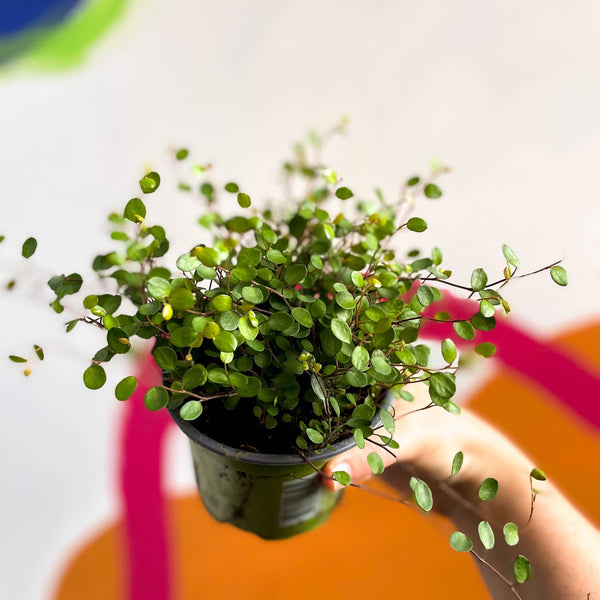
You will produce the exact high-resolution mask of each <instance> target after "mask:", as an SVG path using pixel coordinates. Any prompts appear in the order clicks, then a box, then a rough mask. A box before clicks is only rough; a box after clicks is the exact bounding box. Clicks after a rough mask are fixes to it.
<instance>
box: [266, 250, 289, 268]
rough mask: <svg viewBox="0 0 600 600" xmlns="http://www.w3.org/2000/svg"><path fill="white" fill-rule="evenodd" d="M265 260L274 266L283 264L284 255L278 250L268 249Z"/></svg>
mask: <svg viewBox="0 0 600 600" xmlns="http://www.w3.org/2000/svg"><path fill="white" fill-rule="evenodd" d="M267 258H268V259H269V260H270V261H271V262H272V263H275V264H276V265H281V264H283V263H284V262H285V255H284V254H283V252H281V251H280V250H276V249H275V248H269V250H267Z"/></svg>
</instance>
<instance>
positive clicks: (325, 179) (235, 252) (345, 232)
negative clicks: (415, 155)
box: [12, 147, 566, 549]
mask: <svg viewBox="0 0 600 600" xmlns="http://www.w3.org/2000/svg"><path fill="white" fill-rule="evenodd" d="M176 157H177V159H179V160H184V159H186V157H187V151H185V150H180V151H178V152H177V153H176ZM195 169H196V172H198V171H203V169H202V168H198V167H195ZM284 171H285V173H286V176H287V178H288V182H289V183H290V185H289V186H288V189H289V190H294V189H295V188H294V182H297V180H301V181H302V183H303V186H304V191H303V193H302V195H301V196H300V197H299V198H298V197H297V196H296V195H295V194H294V193H293V191H292V192H290V196H289V197H286V198H285V203H284V206H283V208H266V209H263V210H256V209H254V208H253V207H252V201H251V198H250V196H249V195H248V194H247V193H246V192H245V191H242V190H241V189H240V188H239V186H238V185H237V184H236V183H233V182H229V183H227V184H225V185H224V186H223V187H220V186H217V185H216V184H214V183H212V182H210V181H209V180H208V179H206V180H204V181H203V182H202V183H201V184H200V185H199V186H198V189H199V191H200V194H199V195H200V197H202V198H203V200H204V201H205V205H206V208H205V209H204V210H203V212H202V214H201V216H200V219H199V223H200V225H201V226H203V227H204V228H205V229H207V230H208V231H209V232H210V233H211V234H212V242H211V243H210V244H208V245H206V244H199V245H197V246H195V247H193V248H191V249H190V250H189V252H186V253H184V254H183V255H181V256H179V258H178V259H177V260H176V264H175V265H169V264H168V263H167V262H166V261H165V260H164V259H163V257H164V255H165V254H166V253H167V251H168V249H169V241H168V237H167V234H166V232H165V229H164V228H163V227H162V226H160V225H151V224H149V223H148V222H147V221H146V214H147V207H146V204H147V203H149V200H147V198H148V197H149V196H150V195H151V194H153V193H155V192H156V191H157V190H158V189H159V187H160V177H159V175H158V173H156V172H150V173H148V174H146V175H145V176H144V177H143V178H142V179H141V180H140V182H139V184H140V189H141V192H142V194H143V196H142V197H144V198H145V199H144V200H143V199H142V198H141V197H140V198H133V199H131V200H129V202H127V204H126V206H125V207H124V210H123V212H122V213H120V214H113V215H111V217H110V221H111V223H112V225H113V229H114V230H113V232H112V235H111V237H112V239H113V240H115V241H116V242H117V243H118V244H119V248H117V249H115V250H114V251H111V252H108V253H106V254H101V255H98V256H97V257H96V258H95V259H94V261H93V265H92V266H93V270H94V271H95V272H96V273H97V275H98V276H99V277H100V278H102V279H104V280H108V281H109V282H110V285H111V286H112V288H113V293H99V294H90V295H87V296H85V297H84V298H83V300H82V304H83V308H84V310H85V311H86V313H85V315H84V316H81V317H79V318H77V319H75V320H71V321H70V322H68V323H67V326H66V327H67V331H71V330H72V329H73V328H74V327H75V326H76V325H77V324H78V323H79V322H85V323H89V324H92V325H94V326H96V327H98V328H99V329H100V330H101V331H102V336H103V338H104V340H105V341H104V343H103V344H102V347H101V348H100V349H99V350H98V351H97V352H96V353H95V355H94V356H93V358H92V361H91V364H90V366H89V367H88V368H87V369H86V370H85V372H84V374H83V381H84V383H85V385H86V386H87V387H88V388H91V389H98V388H101V387H102V386H103V385H104V383H105V382H106V372H105V368H104V365H105V364H106V363H108V362H109V361H111V360H112V359H113V358H114V357H115V356H117V355H119V354H126V353H127V352H129V351H130V349H131V348H132V346H133V344H132V343H133V342H134V341H135V340H136V339H143V340H153V342H154V344H153V348H152V355H153V357H154V360H155V362H156V364H157V365H158V367H159V368H160V369H161V371H162V383H161V385H158V386H154V387H152V388H150V389H149V390H148V392H147V393H146V395H145V404H146V406H147V408H148V409H149V410H152V411H156V410H160V409H163V408H166V409H167V410H168V411H169V412H170V414H171V415H172V417H173V419H174V420H175V421H176V423H177V424H178V425H179V427H180V428H181V429H182V430H183V431H184V432H185V433H186V435H187V436H188V437H189V438H190V441H191V446H192V454H193V457H194V463H195V470H196V478H197V482H198V488H199V490H200V493H201V496H202V498H203V501H204V503H205V504H206V506H207V508H208V510H209V511H210V512H211V514H213V516H215V518H217V519H218V520H221V521H228V522H231V523H233V524H234V525H236V526H238V527H241V528H243V529H247V530H250V531H254V532H255V533H257V534H258V535H260V536H262V537H265V538H270V539H272V538H283V537H288V536H290V535H294V534H296V533H298V532H301V531H306V530H308V529H311V528H313V527H315V526H317V525H318V524H319V523H321V522H323V521H324V520H325V519H326V518H327V516H328V514H329V512H330V511H331V509H332V508H333V506H334V505H335V504H336V502H337V500H338V499H339V494H340V492H331V491H327V490H325V489H324V488H323V486H321V485H320V484H319V480H318V477H317V473H318V470H319V468H320V467H321V466H322V465H323V464H324V463H325V462H326V461H327V460H328V458H330V457H331V456H333V455H335V454H337V453H340V452H343V451H344V450H345V449H347V448H348V447H350V446H352V445H354V444H356V445H358V446H359V447H363V446H364V445H365V444H371V445H374V446H380V447H383V448H387V449H388V450H389V451H391V452H393V450H394V448H396V447H397V443H396V442H395V441H394V440H393V438H392V435H393V432H394V415H393V408H392V407H391V402H390V399H391V398H400V399H404V400H406V401H410V400H411V395H410V394H409V393H408V392H407V391H406V390H405V389H404V387H405V386H406V385H407V384H409V383H412V382H415V381H423V382H424V383H425V384H426V385H427V386H428V389H429V396H430V399H431V405H432V406H437V407H440V409H442V410H446V411H449V412H451V413H458V412H459V411H460V407H459V406H458V405H457V404H455V403H454V401H453V396H454V393H455V390H456V385H455V372H456V370H457V368H458V365H457V351H456V346H455V344H454V342H453V341H452V340H451V339H446V340H444V342H443V343H442V344H441V355H442V360H441V362H440V364H437V365H434V366H432V365H431V364H430V353H431V350H432V348H431V346H430V345H428V344H426V343H423V342H422V341H421V339H420V326H421V324H422V323H423V322H424V320H426V319H428V320H432V319H433V320H441V321H447V320H449V316H448V315H447V314H444V313H441V312H440V313H436V312H435V310H433V311H432V307H433V308H435V303H436V302H437V301H439V300H440V298H441V292H440V289H439V288H440V287H441V286H443V285H446V284H450V285H452V280H451V272H450V271H449V270H448V269H446V268H445V266H443V260H442V252H441V251H440V250H439V248H434V249H433V250H432V252H431V254H430V255H421V254H420V253H418V252H416V251H411V252H409V253H408V254H407V255H403V254H401V253H400V252H399V250H398V248H395V247H394V240H395V239H396V237H399V236H404V235H406V236H410V235H414V234H418V233H419V232H422V231H424V230H425V229H426V228H427V224H426V223H425V221H424V220H423V219H421V218H419V217H415V216H413V217H410V218H403V217H399V216H398V215H401V214H403V213H404V212H405V210H404V209H405V208H406V206H407V204H408V203H409V199H410V198H416V197H417V196H419V195H422V196H424V197H425V198H428V199H437V198H439V197H440V196H441V195H442V191H441V189H440V187H439V186H438V184H437V183H436V178H437V176H438V175H439V174H440V173H441V172H443V171H444V169H443V168H440V167H438V168H436V169H434V172H433V173H432V174H431V176H429V177H428V178H425V179H421V178H420V177H411V178H410V179H408V181H407V182H406V184H405V186H404V188H403V191H402V194H401V198H400V201H399V202H397V203H389V202H388V201H387V200H386V199H385V198H384V197H383V195H382V194H381V193H379V192H377V194H376V198H375V200H374V201H369V202H367V201H358V202H356V201H355V197H354V194H353V192H352V191H351V190H350V188H348V187H347V186H346V185H345V184H343V183H342V182H341V180H340V179H339V178H338V176H337V174H336V173H335V172H334V171H332V170H331V169H328V168H325V167H323V166H322V165H320V164H313V163H311V162H310V161H309V160H308V158H307V152H306V151H305V148H304V147H300V148H299V149H297V152H296V156H295V158H294V159H293V160H291V161H289V162H287V163H285V165H284ZM204 175H206V173H204ZM180 188H181V189H182V190H185V191H187V192H190V191H193V190H192V186H190V185H188V184H187V183H183V184H180ZM220 194H224V195H225V196H226V197H227V198H228V199H230V204H231V203H237V205H238V206H239V208H240V211H238V212H236V213H234V214H229V211H227V212H221V211H219V210H216V209H215V208H214V207H215V206H216V199H217V197H218V196H219V195H220ZM231 201H232V202H231ZM34 251H35V241H34V240H33V239H30V240H28V241H27V242H26V244H25V245H24V247H23V253H24V255H25V256H31V254H33V252H34ZM502 252H503V254H504V257H505V259H506V267H505V269H504V272H503V274H502V275H501V276H500V277H499V278H498V279H497V280H495V281H491V282H490V280H489V278H488V275H487V273H486V272H485V271H484V270H483V269H481V268H476V269H474V271H473V273H472V277H471V281H470V285H466V286H465V285H462V286H458V287H460V288H462V289H463V291H464V292H465V294H467V295H469V296H471V297H475V298H476V299H477V300H478V302H479V304H478V310H477V312H476V313H475V314H473V315H472V316H471V318H470V319H467V320H465V319H463V320H457V321H455V322H454V323H453V325H454V330H455V332H456V334H457V336H460V337H462V338H465V339H472V338H473V336H474V332H475V330H476V329H479V330H489V329H492V328H493V327H494V325H495V317H494V315H495V313H496V312H497V311H502V312H504V313H508V311H509V310H510V307H509V305H508V303H507V302H506V300H505V299H504V298H503V296H502V295H501V293H500V291H499V288H501V287H502V286H503V285H504V284H505V283H507V282H508V281H509V280H510V279H511V278H512V277H514V276H515V273H516V271H517V269H518V267H519V261H518V258H517V256H516V255H515V253H514V252H513V251H512V250H511V249H510V248H509V247H508V246H506V245H504V246H503V248H502ZM161 259H162V260H161ZM545 269H548V270H549V272H550V274H551V276H552V278H553V279H554V281H556V282H557V283H558V284H560V285H566V272H565V270H564V269H563V268H562V267H561V266H560V265H558V264H554V265H549V266H548V267H545ZM82 281H83V280H82V277H81V276H80V275H79V274H77V273H72V274H70V275H64V274H63V275H56V276H54V277H52V278H51V279H50V280H49V282H48V283H49V286H50V288H51V289H52V290H53V292H54V294H55V297H54V299H53V301H52V307H53V308H54V310H55V311H56V312H58V313H60V312H62V310H63V307H62V302H63V299H64V298H65V297H66V296H69V295H73V294H77V293H78V292H79V291H80V288H81V286H82ZM454 285H455V284H454ZM476 351H477V352H479V353H480V354H482V355H484V356H490V355H491V354H493V351H494V348H493V346H492V345H491V344H489V343H484V344H481V345H480V346H478V347H477V348H476ZM12 358H13V360H17V361H18V360H20V359H19V357H18V356H13V357H12ZM438 362H439V361H438ZM136 385H137V380H136V378H135V377H133V376H128V377H126V378H124V379H123V380H122V381H120V382H119V383H118V384H117V386H116V389H115V395H116V397H117V399H119V400H126V399H128V398H129V397H130V396H131V394H132V393H133V392H134V390H135V388H136ZM455 458H456V459H455V464H454V465H453V470H454V471H455V470H457V469H459V468H460V458H461V457H460V456H457V457H455ZM369 464H370V466H371V469H372V471H373V473H375V474H378V473H381V472H382V470H383V461H382V459H381V457H380V456H379V455H378V454H377V453H375V452H372V453H371V454H370V455H369ZM538 475H539V473H536V474H535V476H538ZM333 476H334V478H335V479H336V480H337V481H338V482H339V483H341V484H343V485H348V484H349V483H350V478H349V477H348V475H347V474H346V473H344V472H338V473H334V475H333ZM412 486H413V490H414V492H415V499H416V502H417V504H418V505H419V506H420V507H421V508H422V509H423V510H430V509H431V492H430V490H429V488H428V487H427V484H426V483H425V482H423V481H421V480H418V479H414V481H413V482H412ZM488 486H489V489H488V490H487V492H486V493H487V494H488V495H489V496H490V497H492V496H493V491H494V485H493V482H488ZM459 541H464V540H459ZM457 544H458V542H457ZM459 545H460V544H459ZM458 549H460V548H458Z"/></svg>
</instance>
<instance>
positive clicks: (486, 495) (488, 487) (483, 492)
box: [477, 477, 498, 502]
mask: <svg viewBox="0 0 600 600" xmlns="http://www.w3.org/2000/svg"><path fill="white" fill-rule="evenodd" d="M497 493H498V481H497V480H496V479H494V478H493V477H488V478H487V479H486V480H485V481H484V482H483V483H482V484H481V486H480V487H479V491H478V492H477V495H478V496H479V499H480V500H483V501H484V502H489V501H490V500H493V499H494V498H495V497H496V494H497Z"/></svg>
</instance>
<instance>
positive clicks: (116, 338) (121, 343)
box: [106, 327, 131, 354]
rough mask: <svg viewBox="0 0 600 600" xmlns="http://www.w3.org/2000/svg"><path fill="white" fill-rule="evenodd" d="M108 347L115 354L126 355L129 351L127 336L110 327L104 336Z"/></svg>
mask: <svg viewBox="0 0 600 600" xmlns="http://www.w3.org/2000/svg"><path fill="white" fill-rule="evenodd" d="M106 341H107V343H108V347H109V348H110V349H111V350H112V351H113V352H116V353H117V354H126V353H127V352H129V350H130V349H131V343H130V342H129V336H128V335H127V334H126V333H125V332H124V331H123V330H122V329H120V328H119V327H112V328H111V329H110V330H109V331H108V333H107V334H106Z"/></svg>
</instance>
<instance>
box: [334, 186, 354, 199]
mask: <svg viewBox="0 0 600 600" xmlns="http://www.w3.org/2000/svg"><path fill="white" fill-rule="evenodd" d="M335 195H336V196H337V197H338V198H339V199H340V200H348V199H349V198H352V196H354V193H353V192H352V190H351V189H349V188H347V187H344V186H342V187H339V188H338V189H337V190H336V191H335Z"/></svg>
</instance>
